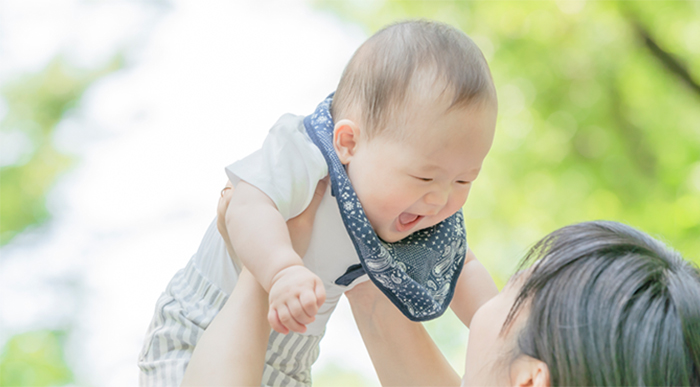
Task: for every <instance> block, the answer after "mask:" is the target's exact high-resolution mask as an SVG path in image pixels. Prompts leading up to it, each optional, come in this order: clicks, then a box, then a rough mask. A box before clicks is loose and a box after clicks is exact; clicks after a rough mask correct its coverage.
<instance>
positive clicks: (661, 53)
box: [630, 17, 700, 96]
mask: <svg viewBox="0 0 700 387" xmlns="http://www.w3.org/2000/svg"><path fill="white" fill-rule="evenodd" d="M630 21H631V23H632V25H633V26H634V29H635V31H636V33H637V35H638V36H639V37H640V38H641V39H642V40H643V41H644V45H646V46H647V48H648V49H649V51H651V53H652V54H653V55H654V56H655V57H656V59H658V60H659V61H660V62H661V64H662V65H663V66H664V67H666V69H667V70H669V71H670V72H672V73H674V74H676V75H677V76H678V77H679V78H680V79H681V80H682V81H683V82H684V83H685V84H686V85H687V86H688V87H690V89H691V90H692V91H694V92H695V93H696V94H697V95H698V96H700V84H699V83H698V82H696V81H695V80H694V79H693V77H692V76H691V75H690V72H689V71H688V69H687V68H686V67H685V65H684V64H683V63H682V62H681V61H680V60H679V59H677V58H675V57H674V56H673V55H671V54H670V53H669V52H667V51H665V50H664V49H663V48H661V46H659V44H658V43H656V41H655V40H654V38H652V36H651V33H649V31H648V30H647V29H646V28H644V26H642V24H641V23H639V22H638V21H637V20H634V19H632V18H631V17H630Z"/></svg>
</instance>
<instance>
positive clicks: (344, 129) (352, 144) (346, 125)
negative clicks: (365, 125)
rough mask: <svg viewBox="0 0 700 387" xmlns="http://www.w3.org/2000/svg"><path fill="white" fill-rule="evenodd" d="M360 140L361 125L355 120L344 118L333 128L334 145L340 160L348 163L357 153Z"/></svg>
mask: <svg viewBox="0 0 700 387" xmlns="http://www.w3.org/2000/svg"><path fill="white" fill-rule="evenodd" d="M359 142H360V127H359V126H357V124H355V122H354V121H351V120H348V119H342V120H340V121H338V122H336V123H335V128H334V129H333V147H334V148H335V153H336V154H337V155H338V158H339V159H340V162H341V163H343V164H348V163H349V162H350V159H352V157H353V156H354V155H355V151H356V150H357V145H358V144H359Z"/></svg>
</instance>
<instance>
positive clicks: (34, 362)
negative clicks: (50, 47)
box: [0, 56, 122, 386]
mask: <svg viewBox="0 0 700 387" xmlns="http://www.w3.org/2000/svg"><path fill="white" fill-rule="evenodd" d="M120 67H122V61H121V59H120V57H119V56H117V57H115V59H114V60H112V61H111V62H110V63H108V64H106V65H105V66H102V67H101V68H98V69H92V70H80V69H76V68H74V67H72V66H71V65H69V64H68V63H67V62H66V61H64V60H63V59H62V58H60V57H58V58H55V59H54V60H53V61H51V62H50V63H49V64H48V65H47V66H46V67H45V68H44V69H43V70H41V71H40V72H38V73H36V74H28V75H25V76H22V77H18V78H16V79H14V80H13V81H12V82H10V83H7V84H4V85H2V87H1V88H0V93H1V95H2V99H3V100H4V102H5V104H6V105H7V114H6V115H5V117H4V118H3V119H2V122H0V136H2V139H3V141H12V142H13V146H14V147H15V148H14V149H13V151H14V153H13V155H12V156H11V158H10V157H8V156H7V155H3V156H4V158H3V164H2V165H1V166H0V246H2V245H5V244H7V243H8V242H10V241H11V240H12V238H14V237H15V236H16V235H18V234H19V233H21V232H22V231H23V230H25V229H26V228H28V227H31V226H36V225H39V224H41V223H43V222H45V221H46V220H48V219H49V217H50V212H49V210H48V209H47V208H46V195H47V193H48V191H49V190H50V188H51V187H52V185H53V184H54V183H55V181H56V179H57V177H58V176H59V175H60V174H61V173H62V172H64V171H65V170H67V169H68V168H69V167H70V166H71V165H72V163H73V161H74V158H73V157H72V156H71V155H66V154H62V153H61V152H59V151H58V150H57V149H56V147H55V146H54V143H53V134H54V130H55V128H56V126H57V125H58V123H59V122H60V121H61V120H62V119H63V117H64V116H65V115H66V114H67V113H69V112H70V111H71V109H74V108H76V106H77V105H78V103H79V101H80V98H81V97H82V95H83V93H84V92H85V90H86V89H87V88H88V86H90V85H91V84H92V83H93V82H94V81H96V80H97V79H98V78H100V77H102V76H104V75H106V74H108V73H110V72H112V71H115V70H117V69H118V68H120ZM8 149H9V148H8ZM64 336H65V332H60V331H46V330H41V331H30V332H25V333H21V334H18V335H14V336H12V337H10V338H9V340H8V341H7V342H6V343H5V346H4V348H3V350H2V354H1V355H0V386H57V385H65V384H69V383H72V382H73V381H74V380H73V373H72V372H71V370H70V368H69V367H68V365H67V364H66V362H65V360H64V353H63V337H64Z"/></svg>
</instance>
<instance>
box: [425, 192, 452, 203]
mask: <svg viewBox="0 0 700 387" xmlns="http://www.w3.org/2000/svg"><path fill="white" fill-rule="evenodd" d="M449 197H450V190H434V191H430V192H429V193H428V194H427V195H425V197H424V200H425V203H426V204H429V205H431V206H436V207H443V206H444V205H445V204H447V199H448V198H449Z"/></svg>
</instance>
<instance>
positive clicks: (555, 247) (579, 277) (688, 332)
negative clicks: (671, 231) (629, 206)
mask: <svg viewBox="0 0 700 387" xmlns="http://www.w3.org/2000/svg"><path fill="white" fill-rule="evenodd" d="M538 259H539V260H538ZM533 261H536V262H535V263H534V264H533V266H532V268H530V269H529V270H528V271H527V274H526V275H525V276H524V278H523V286H522V288H521V290H520V293H519V295H518V296H517V298H516V301H515V303H514V304H513V307H512V309H511V311H510V313H509V315H508V318H507V319H506V323H505V324H504V329H506V328H507V326H509V325H510V324H511V323H512V322H513V321H514V319H515V317H516V315H517V314H518V312H519V311H520V310H521V309H523V308H524V306H525V305H527V307H525V309H527V312H526V313H527V317H526V319H527V320H526V322H525V324H524V327H523V328H522V330H521V331H520V332H519V333H518V339H517V347H516V352H519V353H516V356H517V355H519V354H524V355H527V356H530V357H533V358H536V359H539V360H541V361H543V362H544V363H546V364H547V366H548V367H549V372H550V381H551V384H552V385H553V386H632V385H634V386H698V385H700V274H699V272H698V269H697V267H696V266H694V265H692V264H691V263H690V262H688V261H685V260H684V259H683V258H682V257H681V256H680V254H678V253H677V252H675V251H673V250H671V249H670V248H668V247H666V246H665V245H664V244H663V243H661V242H659V241H658V240H656V239H654V238H652V237H650V236H649V235H647V234H645V233H643V232H641V231H638V230H636V229H634V228H632V227H629V226H626V225H623V224H620V223H616V222H604V221H597V222H587V223H581V224H576V225H572V226H568V227H564V228H562V229H559V230H557V231H554V232H553V233H551V234H549V235H548V236H547V237H545V238H544V239H542V240H541V241H540V242H538V243H537V244H536V245H535V246H534V247H533V248H532V249H531V250H530V252H529V253H528V255H527V256H526V257H525V260H524V261H523V265H527V264H528V263H530V262H533ZM523 267H524V266H523Z"/></svg>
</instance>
